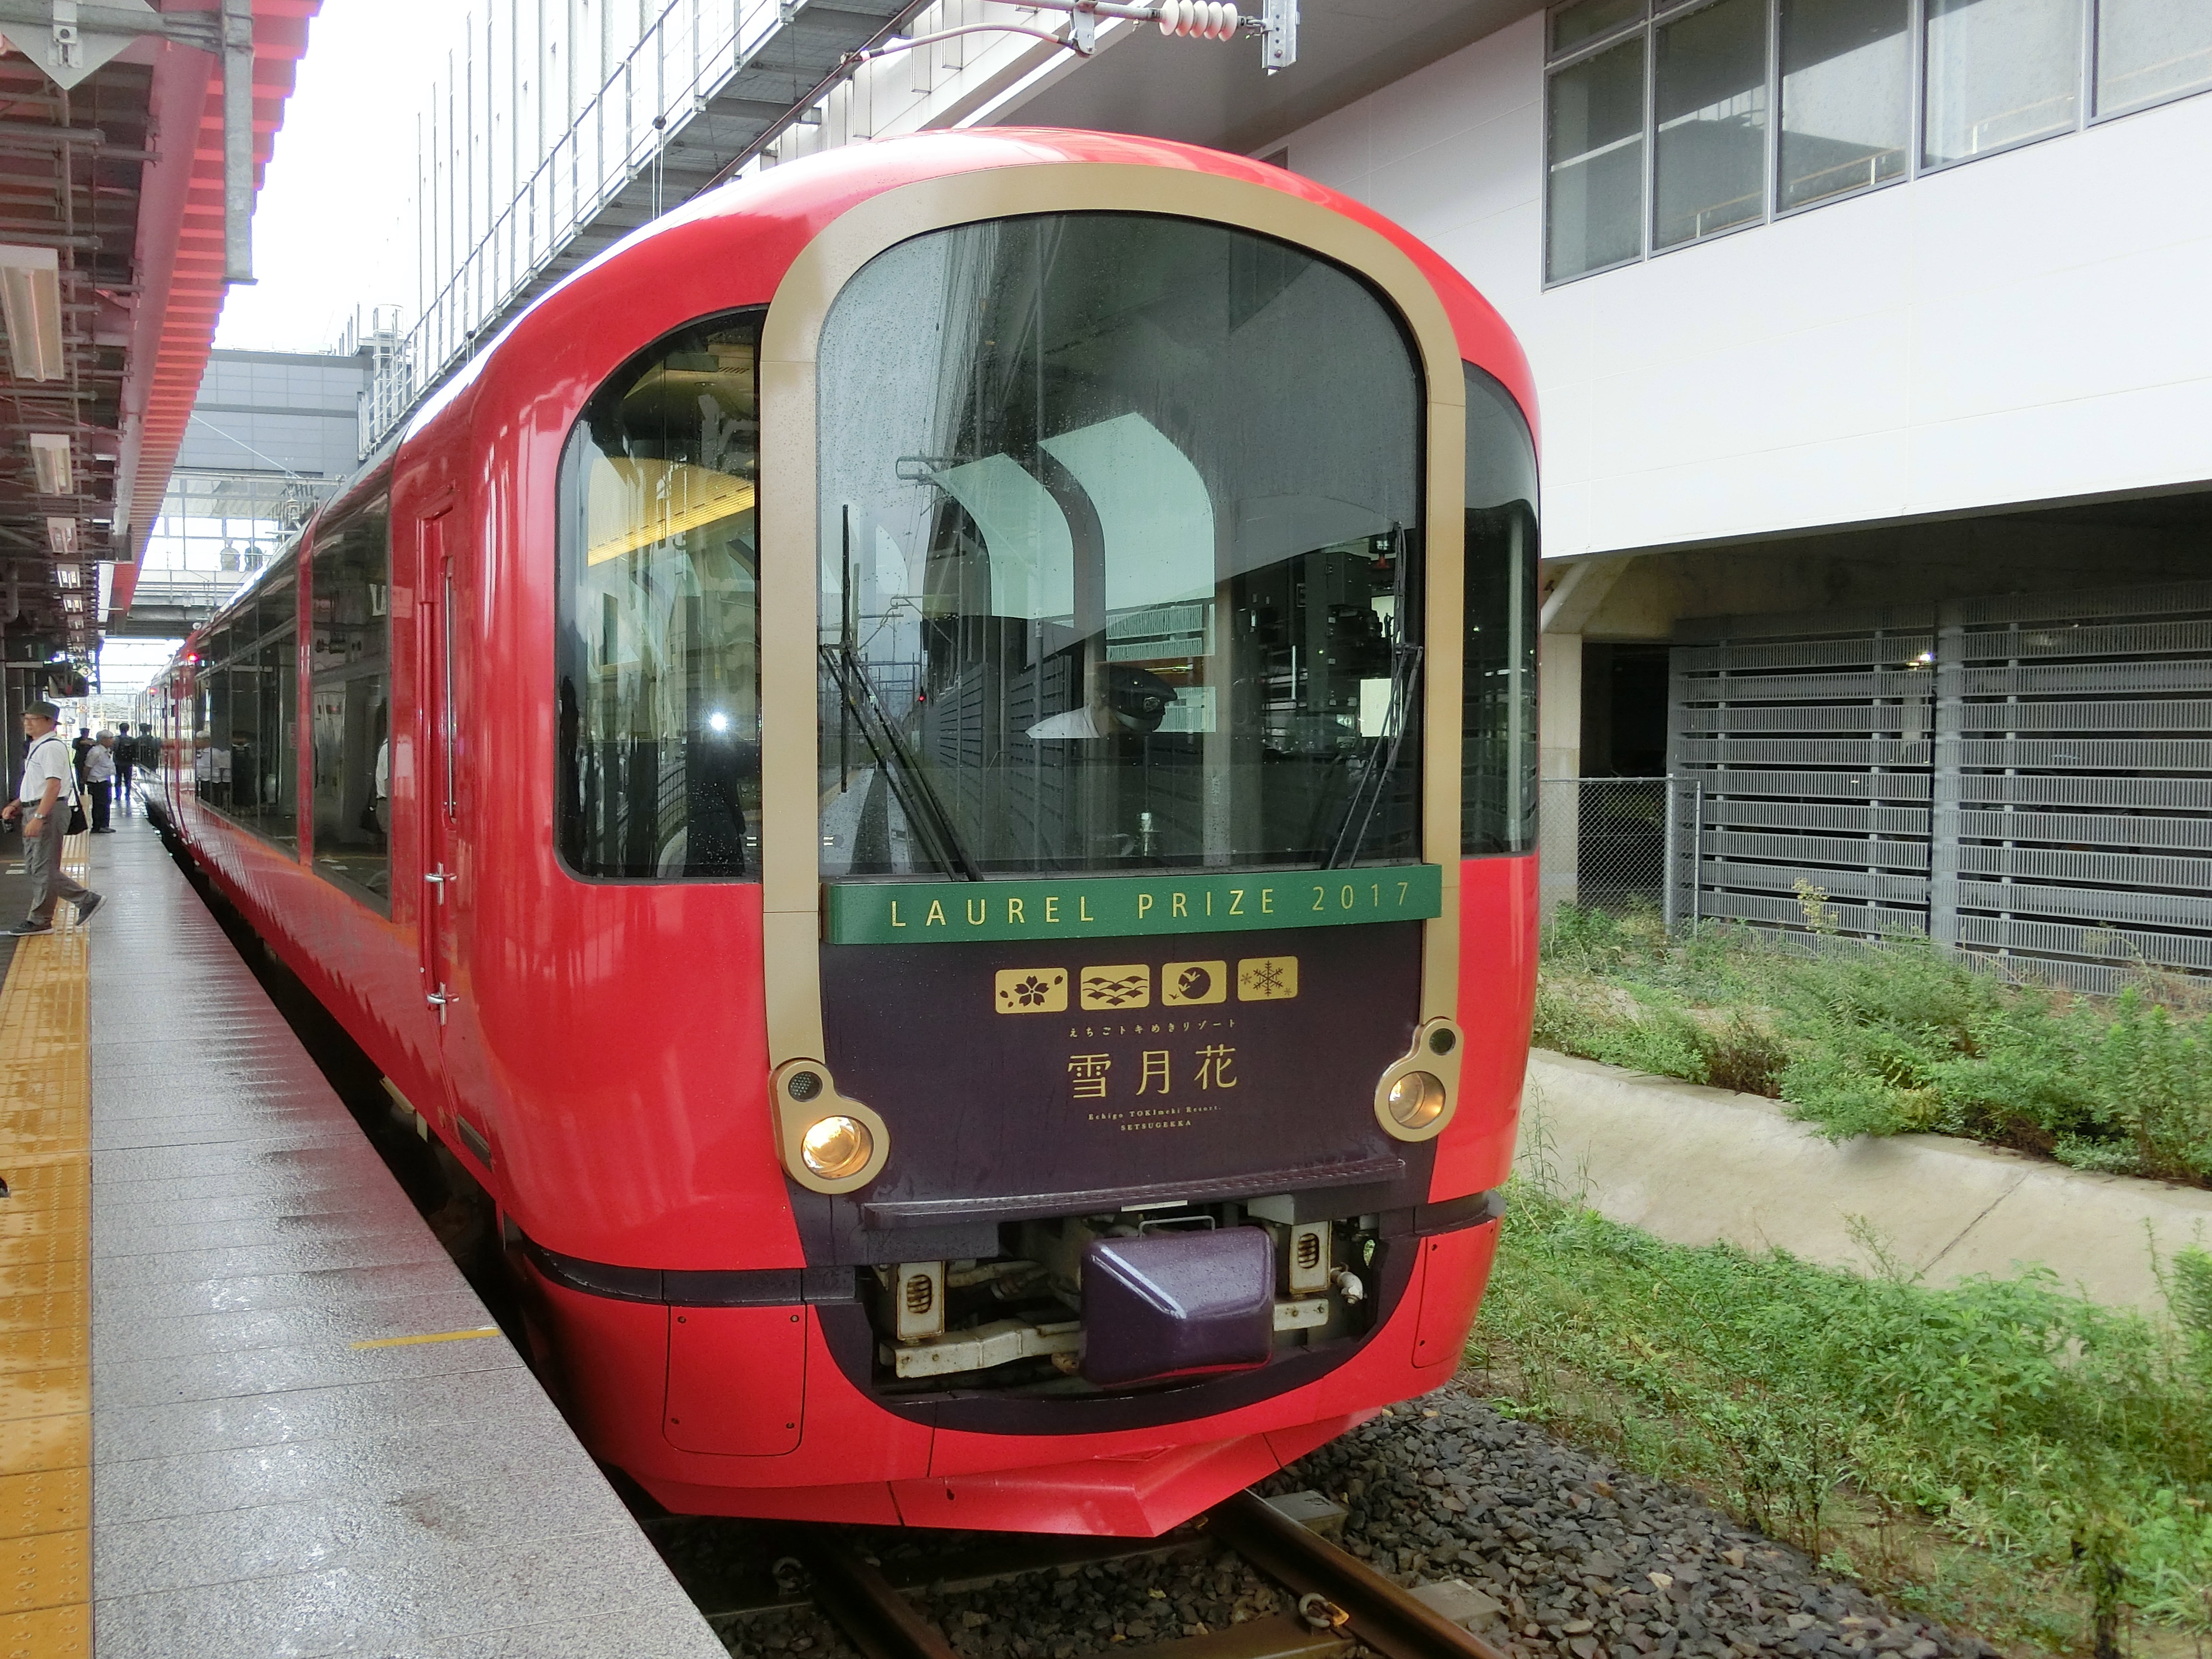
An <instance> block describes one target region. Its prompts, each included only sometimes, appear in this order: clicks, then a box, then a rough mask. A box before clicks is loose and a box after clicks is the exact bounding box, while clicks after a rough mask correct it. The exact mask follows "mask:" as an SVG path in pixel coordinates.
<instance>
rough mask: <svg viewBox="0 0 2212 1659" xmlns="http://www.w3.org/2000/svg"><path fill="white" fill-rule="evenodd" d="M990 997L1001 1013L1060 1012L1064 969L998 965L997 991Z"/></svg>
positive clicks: (1063, 1002)
mask: <svg viewBox="0 0 2212 1659" xmlns="http://www.w3.org/2000/svg"><path fill="white" fill-rule="evenodd" d="M993 1001H994V1005H995V1006H997V1008H998V1010H999V1012H1000V1013H1002V1014H1064V1013H1066V1012H1067V969H1065V968H1002V969H1000V970H999V985H998V994H997V995H996V996H995V997H994V999H993ZM1085 1006H1086V1007H1088V1006H1090V1005H1089V1004H1087V1003H1086V1004H1085Z"/></svg>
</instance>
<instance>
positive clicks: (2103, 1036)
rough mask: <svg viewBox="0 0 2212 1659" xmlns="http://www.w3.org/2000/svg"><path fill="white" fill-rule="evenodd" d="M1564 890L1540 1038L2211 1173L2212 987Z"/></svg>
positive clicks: (1836, 1125) (2018, 1140) (1653, 1065)
mask: <svg viewBox="0 0 2212 1659" xmlns="http://www.w3.org/2000/svg"><path fill="white" fill-rule="evenodd" d="M1801 903H1802V908H1804V911H1805V915H1806V919H1807V922H1808V931H1807V932H1806V933H1802V934H1796V935H1777V934H1773V933H1759V932H1757V931H1754V930H1753V929H1750V928H1746V927H1735V926H1732V925H1726V924H1723V925H1718V926H1713V927H1706V928H1705V929H1703V930H1701V931H1700V932H1699V933H1697V934H1696V935H1695V936H1693V937H1690V938H1686V939H1669V938H1668V935H1667V933H1666V931H1665V929H1664V928H1663V927H1662V926H1661V925H1660V921H1659V918H1658V917H1657V916H1656V915H1629V916H1626V917H1620V916H1613V915H1607V914H1606V913H1604V912H1601V911H1593V910H1577V909H1576V908H1572V907H1571V906H1570V907H1565V908H1562V909H1560V910H1559V912H1557V913H1556V914H1555V915H1554V916H1553V920H1552V921H1551V923H1550V925H1549V926H1548V927H1547V928H1546V930H1545V936H1544V943H1543V954H1542V968H1541V975H1540V978H1539V981H1538V989H1537V998H1536V1031H1535V1040H1536V1042H1537V1043H1538V1044H1539V1045H1541V1046H1542V1047H1545V1048H1557V1049H1559V1050H1561V1051H1563V1052H1565V1053H1567V1054H1579V1055H1581V1056H1583V1058H1585V1059H1589V1060H1603V1061H1606V1062H1607V1063H1609V1064H1613V1065H1616V1066H1629V1067H1632V1068H1633V1069H1635V1070H1638V1071H1643V1072H1651V1073H1657V1074H1659V1075H1661V1076H1663V1077H1678V1078H1683V1079H1687V1080H1689V1081H1691V1082H1692V1083H1710V1084H1712V1085H1716V1086H1717V1087H1721V1088H1726V1089H1737V1090H1741V1091H1745V1092H1747V1093H1752V1094H1763V1095H1767V1096H1770V1097H1775V1098H1778V1099H1779V1100H1781V1101H1783V1102H1784V1103H1785V1104H1787V1105H1788V1106H1789V1108H1790V1111H1791V1112H1792V1114H1793V1115H1796V1116H1797V1117H1799V1118H1801V1119H1802V1120H1804V1121H1806V1122H1808V1123H1809V1124H1811V1125H1812V1126H1813V1127H1815V1128H1816V1129H1817V1130H1818V1131H1819V1132H1820V1133H1823V1134H1826V1135H1828V1136H1831V1137H1832V1138H1834V1139H1846V1138H1848V1137H1850V1136H1852V1135H1859V1134H1897V1133H1909V1132H1916V1131H1928V1132H1933V1133H1942V1134H1954V1135H1963V1136H1966V1137H1969V1138H1971V1139H1978V1140H1983V1141H1987V1142H1990V1143H1993V1144H1995V1145H1998V1146H2013V1147H2017V1148H2020V1149H2021V1150H2023V1151H2027V1152H2039V1153H2042V1154H2044V1155H2045V1156H2047V1157H2051V1158H2056V1159H2057V1160H2058V1161H2059V1162H2061V1163H2063V1164H2072V1165H2074V1166H2075V1167H2076V1168H2080V1169H2088V1170H2106V1171H2110V1172H2113V1173H2118V1174H2126V1175H2137V1176H2158V1177H2161V1178H2164V1179H2166V1180H2171V1181H2179V1182H2187V1183H2189V1184H2191V1185H2196V1186H2212V1012H2208V1009H2212V987H2208V985H2207V984H2206V982H2205V981H2201V980H2191V979H2188V978H2185V977H2183V976H2180V975H2160V974H2156V973H2152V972H2148V971H2145V972H2142V973H2140V974H2139V975H2137V982H2136V984H2134V985H2133V986H2131V987H2129V988H2128V989H2127V990H2126V991H2125V992H2124V994H2121V995H2120V996H2118V997H2113V998H2102V997H2100V998H2088V997H2079V996H2074V995H2070V994H2067V993H2065V992H2063V991H2060V990H2058V989H2056V988H2052V987H2035V986H2020V985H2008V984H2005V983H2003V982H2002V981H1998V980H1997V979H1996V978H1994V977H1992V976H1991V975H1989V974H1986V973H1981V972H1977V971H1976V970H1975V969H1973V968H1972V967H1971V966H1969V965H1968V964H1967V963H1966V962H1965V961H1963V960H1961V959H1960V957H1957V956H1955V955H1951V954H1948V953H1946V952H1944V951H1940V950H1938V949H1937V948H1936V947H1935V946H1933V945H1929V943H1928V942H1927V941H1925V940H1911V939H1895V940H1892V941H1888V942H1886V943H1882V944H1879V945H1865V946H1854V945H1850V944H1849V943H1848V942H1846V941H1844V940H1841V939H1834V938H1832V930H1833V926H1834V922H1833V916H1832V912H1831V911H1830V910H1829V908H1828V907H1827V906H1826V902H1825V898H1824V896H1823V895H1821V894H1820V892H1819V890H1817V889H1808V890H1806V891H1805V892H1804V893H1803V894H1802V895H1801Z"/></svg>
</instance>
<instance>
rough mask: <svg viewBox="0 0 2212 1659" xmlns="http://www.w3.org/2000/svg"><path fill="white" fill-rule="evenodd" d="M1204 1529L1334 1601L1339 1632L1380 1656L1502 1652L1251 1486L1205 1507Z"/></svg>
mask: <svg viewBox="0 0 2212 1659" xmlns="http://www.w3.org/2000/svg"><path fill="white" fill-rule="evenodd" d="M1206 1531H1207V1532H1208V1533H1209V1534H1212V1535H1213V1536H1215V1537H1218V1538H1220V1539H1222V1540H1223V1541H1225V1542H1226V1543H1227V1544H1228V1545H1229V1547H1231V1549H1233V1550H1235V1551H1236V1552H1237V1554H1239V1555H1241V1556H1243V1558H1244V1559H1246V1560H1247V1561H1249V1562H1250V1563H1251V1564H1252V1565H1254V1566H1255V1567H1257V1568H1259V1569H1260V1571H1262V1572H1264V1573H1266V1574H1267V1575H1268V1576H1269V1577H1273V1578H1275V1579H1277V1580H1279V1581H1280V1582H1281V1583H1284V1584H1285V1585H1286V1586H1288V1587H1289V1588H1290V1589H1293V1590H1296V1591H1297V1592H1298V1593H1299V1594H1300V1595H1319V1596H1322V1597H1323V1598H1324V1599H1325V1600H1327V1601H1332V1602H1334V1604H1335V1605H1336V1606H1337V1607H1340V1608H1342V1609H1343V1610H1344V1611H1345V1613H1347V1614H1349V1615H1350V1618H1349V1620H1348V1621H1347V1622H1346V1625H1345V1626H1344V1629H1345V1631H1346V1632H1347V1633H1348V1634H1350V1635H1352V1636H1353V1637H1356V1638H1358V1640H1359V1641H1360V1642H1362V1643H1363V1644H1365V1645H1366V1646H1368V1647H1370V1648H1372V1649H1374V1650H1375V1651H1376V1652H1377V1653H1379V1654H1383V1655H1384V1656H1385V1659H1504V1655H1503V1654H1501V1653H1499V1652H1498V1650H1497V1649H1496V1648H1493V1647H1492V1646H1491V1645H1490V1644H1489V1643H1487V1642H1485V1641H1483V1640H1482V1639H1481V1638H1480V1637H1477V1636H1474V1635H1473V1634H1472V1633H1470V1632H1468V1631H1466V1630H1463V1629H1462V1628H1461V1627H1460V1626H1457V1625H1455V1624H1453V1623H1452V1622H1451V1620H1449V1619H1446V1618H1445V1617H1444V1616H1443V1614H1442V1613H1438V1612H1437V1610H1436V1609H1435V1608H1433V1607H1430V1606H1429V1605H1428V1604H1427V1603H1425V1602H1424V1601H1420V1600H1419V1598H1418V1597H1416V1596H1414V1595H1412V1594H1411V1593H1410V1592H1408V1591H1407V1590H1405V1589H1401V1588H1400V1587H1399V1586H1398V1585H1396V1584H1394V1583H1391V1582H1390V1581H1389V1579H1387V1578H1385V1577H1383V1575H1382V1574H1381V1573H1379V1572H1377V1571H1375V1569H1374V1568H1372V1567H1370V1566H1369V1565H1367V1564H1366V1563H1365V1562H1364V1561H1362V1560H1361V1559H1359V1558H1358V1556H1356V1555H1354V1554H1352V1553H1351V1552H1350V1551H1348V1550H1342V1549H1339V1548H1338V1547H1336V1546H1335V1545H1334V1544H1332V1543H1330V1542H1329V1541H1328V1540H1327V1539H1325V1538H1323V1537H1322V1535H1321V1534H1318V1533H1316V1532H1313V1531H1310V1530H1309V1529H1308V1528H1304V1527H1302V1526H1300V1525H1299V1524H1298V1523H1297V1522H1295V1521H1293V1520H1291V1518H1290V1517H1289V1516H1286V1515H1285V1514H1284V1513H1283V1512H1282V1511H1281V1510H1278V1509H1277V1508H1275V1506H1274V1505H1273V1504H1270V1503H1268V1502H1267V1499H1266V1498H1262V1497H1261V1496H1260V1495H1259V1493H1257V1492H1238V1493H1237V1495H1236V1496H1235V1497H1234V1498H1231V1499H1230V1500H1229V1501H1228V1502H1227V1503H1225V1504H1217V1505H1215V1506H1214V1508H1212V1510H1208V1511H1207V1512H1206Z"/></svg>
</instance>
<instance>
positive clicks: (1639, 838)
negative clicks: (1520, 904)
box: [1540, 778, 1697, 928]
mask: <svg viewBox="0 0 2212 1659" xmlns="http://www.w3.org/2000/svg"><path fill="white" fill-rule="evenodd" d="M1541 787H1542V792H1543V793H1542V799H1541V805H1542V817H1541V820H1540V822H1541V825H1542V829H1541V841H1540V847H1541V854H1542V882H1543V887H1542V909H1543V914H1544V915H1547V916H1548V915H1551V914H1552V912H1553V909H1555V908H1557V907H1558V906H1559V905H1562V904H1575V905H1580V906H1582V907H1583V908H1586V909H1595V910H1609V911H1612V912H1614V913H1615V914H1620V913H1623V912H1626V911H1630V910H1638V909H1644V910H1650V911H1653V912H1655V913H1656V914H1658V915H1661V916H1662V917H1663V918H1664V919H1665V921H1666V923H1667V925H1668V927H1670V928H1671V927H1674V926H1675V925H1676V924H1677V923H1678V922H1680V921H1687V920H1689V918H1688V917H1687V916H1680V915H1676V914H1675V913H1676V912H1677V911H1678V910H1679V909H1680V908H1682V905H1681V902H1680V901H1681V899H1682V897H1683V894H1684V893H1685V892H1686V891H1694V889H1690V888H1687V887H1686V885H1685V884H1681V883H1680V880H1679V878H1677V879H1676V880H1674V881H1670V880H1669V878H1668V873H1669V872H1670V871H1675V870H1679V869H1680V868H1681V867H1682V864H1683V860H1684V857H1685V855H1686V854H1687V852H1688V848H1686V847H1684V846H1682V845H1680V842H1681V841H1682V838H1683V836H1686V835H1689V834H1693V833H1694V832H1695V823H1694V820H1695V817H1696V814H1695V811H1694V805H1695V797H1696V793H1697V788H1696V785H1695V784H1693V783H1689V782H1686V781H1683V780H1680V779H1677V778H1546V779H1545V780H1544V781H1543V783H1542V786H1541Z"/></svg>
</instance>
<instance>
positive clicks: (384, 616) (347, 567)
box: [307, 499, 392, 915]
mask: <svg viewBox="0 0 2212 1659" xmlns="http://www.w3.org/2000/svg"><path fill="white" fill-rule="evenodd" d="M391 582H392V513H391V507H390V504H389V503H388V502H386V501H383V500H381V499H379V500H377V501H373V502H371V503H370V504H369V505H368V507H363V508H362V509H360V510H359V511H358V512H356V513H351V514H349V515H348V516H347V517H346V518H344V519H343V520H340V521H339V522H338V523H337V524H336V525H334V526H332V527H331V529H329V530H327V531H325V532H324V533H323V535H322V536H321V537H320V538H319V539H318V540H317V542H316V544H315V553H314V561H313V568H312V569H311V572H310V574H309V579H308V586H307V597H308V603H309V605H310V606H311V608H312V617H313V624H312V630H311V635H310V638H309V641H308V653H309V654H308V665H309V669H310V671H311V673H312V676H313V678H312V679H311V681H310V687H309V695H310V700H311V702H312V705H313V706H312V708H311V709H310V711H309V720H310V721H311V723H312V727H313V744H314V770H313V780H312V787H311V799H312V801H313V815H314V841H313V844H314V867H315V872H316V873H317V874H319V875H320V876H323V877H325V878H326V879H328V880H330V881H331V882H333V883H335V884H337V885H338V886H340V887H342V888H343V889H345V890H347V891H348V892H349V893H351V894H352V895H353V896H355V897H356V898H358V899H360V900H362V902H364V903H366V904H368V905H370V906H372V907H373V908H375V909H377V910H380V911H381V912H382V913H383V914H384V915H391V914H392V854H391V835H392V807H391V799H390V795H391V788H390V782H391V744H390V738H391V726H392V622H391V595H392V587H391Z"/></svg>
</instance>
